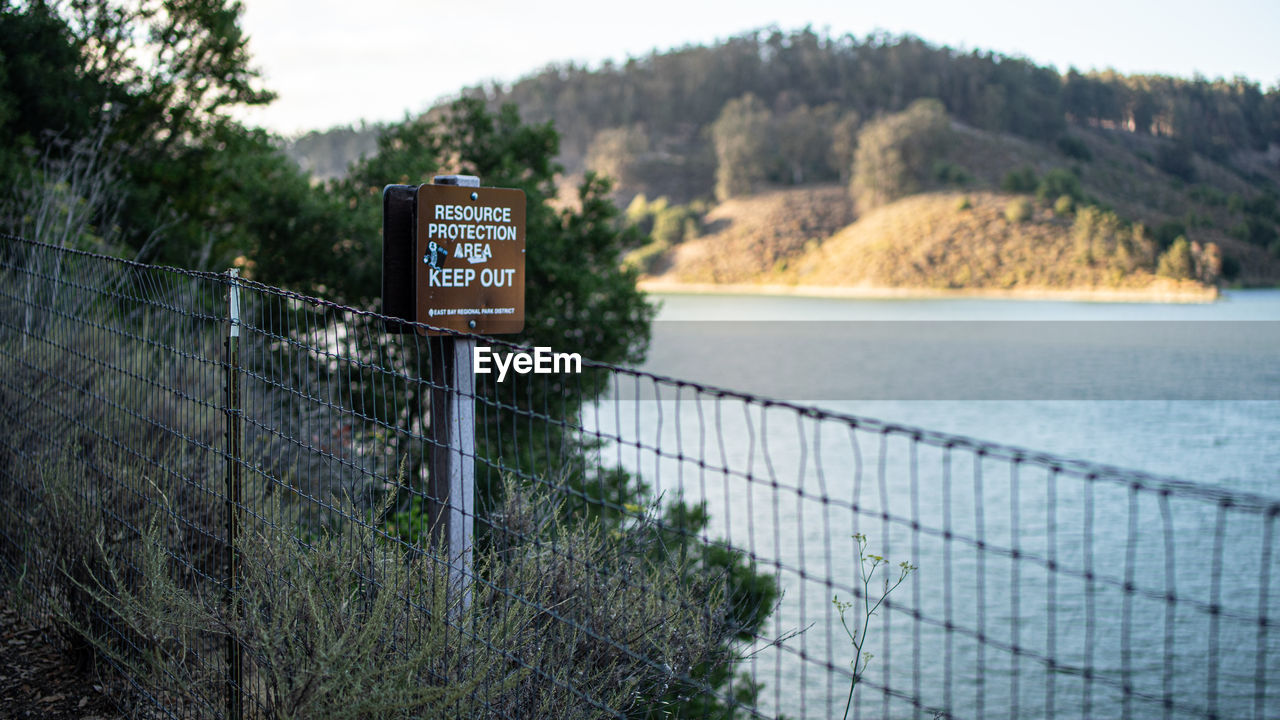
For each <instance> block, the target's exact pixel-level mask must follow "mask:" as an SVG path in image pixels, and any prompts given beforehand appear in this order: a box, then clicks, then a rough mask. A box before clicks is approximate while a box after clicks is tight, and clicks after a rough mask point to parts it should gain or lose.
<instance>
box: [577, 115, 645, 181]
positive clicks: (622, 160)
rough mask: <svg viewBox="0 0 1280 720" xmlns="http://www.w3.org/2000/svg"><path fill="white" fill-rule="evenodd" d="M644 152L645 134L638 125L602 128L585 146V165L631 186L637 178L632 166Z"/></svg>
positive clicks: (635, 164) (635, 165)
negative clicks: (588, 144)
mask: <svg viewBox="0 0 1280 720" xmlns="http://www.w3.org/2000/svg"><path fill="white" fill-rule="evenodd" d="M648 152H649V136H648V134H647V133H645V131H644V129H643V128H642V127H639V126H636V125H627V126H624V127H616V128H605V129H604V130H601V131H600V132H598V133H596V136H595V138H594V139H593V140H592V141H591V145H590V147H588V148H587V160H586V164H587V169H588V170H593V171H595V172H597V173H599V174H601V175H603V176H605V177H608V178H612V179H613V180H615V181H617V182H619V183H621V184H622V185H624V186H627V187H634V186H635V185H636V184H637V183H638V181H639V179H640V178H639V176H638V174H637V172H636V170H637V168H638V166H639V163H640V162H641V161H642V160H643V159H644V156H645V154H646V153H648Z"/></svg>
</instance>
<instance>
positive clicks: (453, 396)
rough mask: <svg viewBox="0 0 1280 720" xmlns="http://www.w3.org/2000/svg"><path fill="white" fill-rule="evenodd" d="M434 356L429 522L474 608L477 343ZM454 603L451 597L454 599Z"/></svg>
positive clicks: (460, 603)
mask: <svg viewBox="0 0 1280 720" xmlns="http://www.w3.org/2000/svg"><path fill="white" fill-rule="evenodd" d="M432 182H434V183H435V184H437V185H458V186H461V187H480V178H477V177H475V176H472V175H437V176H436V177H435V178H434V179H433V181H432ZM434 340H435V341H436V342H435V343H434V346H433V347H432V351H433V352H432V357H431V384H432V386H433V387H432V391H431V436H432V440H433V443H434V444H433V446H432V448H431V470H430V473H431V474H430V477H429V478H428V481H427V495H428V498H429V501H430V502H429V510H428V519H429V521H430V523H431V527H432V534H433V540H435V542H436V547H440V548H448V553H449V586H450V588H453V589H455V590H457V591H460V592H461V593H462V596H461V598H457V599H456V602H457V605H456V607H457V608H458V609H459V610H465V609H467V608H468V607H470V605H471V575H472V549H473V546H474V543H475V541H474V528H475V495H476V491H475V474H476V473H475V469H476V466H475V458H476V430H475V394H476V383H475V372H474V368H473V366H472V356H473V354H474V352H475V347H476V341H475V339H473V338H469V337H457V336H451V335H446V336H442V337H438V338H435V339H434ZM451 599H453V598H451Z"/></svg>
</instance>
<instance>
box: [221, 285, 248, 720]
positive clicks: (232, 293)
mask: <svg viewBox="0 0 1280 720" xmlns="http://www.w3.org/2000/svg"><path fill="white" fill-rule="evenodd" d="M239 275H240V271H239V270H237V269H235V268H232V269H230V270H228V271H227V277H228V278H229V279H230V285H229V287H228V290H227V318H228V323H227V337H226V348H225V350H226V363H225V365H224V367H225V369H226V379H227V384H226V407H225V412H226V422H227V426H226V443H227V446H226V453H225V456H226V461H227V478H226V526H227V557H226V567H227V575H226V578H225V580H226V585H225V587H226V595H225V602H226V603H227V612H228V613H230V614H231V616H232V617H234V616H235V615H236V614H237V613H238V612H239V607H238V603H239V601H238V599H237V598H236V590H237V583H238V582H239V577H240V555H239V552H238V551H237V550H236V537H237V536H238V535H239V532H240V458H241V451H242V447H241V444H242V443H241V440H242V438H241V414H242V413H241V409H240V287H239V285H238V280H239ZM241 661H242V657H241V652H240V641H239V639H238V638H237V637H236V635H235V633H234V632H231V633H229V634H228V635H227V717H228V718H231V719H232V720H240V718H242V717H243V716H244V707H243V704H242V702H241V701H242V698H243V690H242V681H243V679H244V678H243V668H242V666H241Z"/></svg>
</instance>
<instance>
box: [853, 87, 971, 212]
mask: <svg viewBox="0 0 1280 720" xmlns="http://www.w3.org/2000/svg"><path fill="white" fill-rule="evenodd" d="M951 139H952V138H951V121H950V119H949V118H948V117H947V113H946V110H945V109H944V108H943V106H942V103H941V102H939V101H937V100H933V99H926V100H917V101H916V102H914V103H912V104H911V106H910V107H909V108H907V109H906V110H904V111H903V112H900V113H896V114H893V115H888V116H885V117H883V118H880V119H879V120H876V121H874V122H871V123H868V124H867V125H866V126H864V127H863V128H862V131H861V132H860V133H858V151H857V154H856V156H855V160H854V167H853V181H852V184H851V185H850V192H851V193H852V194H853V197H854V199H855V200H856V201H857V202H858V204H859V205H860V206H861V207H862V208H863V209H864V210H869V209H871V208H874V207H878V206H880V205H884V204H886V203H889V202H892V201H894V200H896V199H898V198H900V197H903V196H905V195H909V194H911V193H914V192H918V191H919V190H921V189H922V188H923V186H924V184H925V183H926V182H927V181H928V180H929V179H930V178H929V172H930V170H931V169H932V167H933V162H934V159H935V158H936V156H937V155H938V154H939V153H940V152H942V151H944V150H945V149H946V147H947V145H948V144H949V143H950V141H951Z"/></svg>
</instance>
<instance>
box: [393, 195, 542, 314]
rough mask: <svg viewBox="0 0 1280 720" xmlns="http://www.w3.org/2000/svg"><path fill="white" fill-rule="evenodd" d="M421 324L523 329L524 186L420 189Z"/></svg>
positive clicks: (419, 302) (419, 286) (419, 292)
mask: <svg viewBox="0 0 1280 720" xmlns="http://www.w3.org/2000/svg"><path fill="white" fill-rule="evenodd" d="M417 205H418V232H417V237H418V242H417V247H418V254H417V260H416V265H417V268H418V272H417V291H418V292H417V296H418V322H420V323H424V324H426V325H434V326H435V327H441V328H448V329H450V330H459V331H461V332H474V333H482V334H485V335H498V334H503V333H518V332H520V331H521V330H523V329H524V246H525V234H524V220H525V208H524V191H522V190H509V189H506V188H471V187H458V186H456V185H423V186H421V187H419V188H418V203H417Z"/></svg>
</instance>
